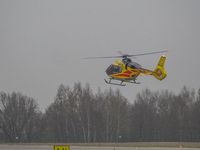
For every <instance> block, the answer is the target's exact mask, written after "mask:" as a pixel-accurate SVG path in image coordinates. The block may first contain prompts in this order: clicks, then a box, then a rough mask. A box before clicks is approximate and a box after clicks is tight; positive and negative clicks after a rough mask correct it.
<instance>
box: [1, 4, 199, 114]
mask: <svg viewBox="0 0 200 150" xmlns="http://www.w3.org/2000/svg"><path fill="white" fill-rule="evenodd" d="M162 50H173V52H170V53H165V55H166V57H167V59H166V64H165V69H166V71H167V73H168V76H167V78H166V79H165V80H163V81H159V80H156V79H155V78H154V77H153V76H140V77H138V81H140V82H142V83H141V84H140V85H134V84H127V86H125V87H119V86H113V85H108V84H106V83H105V82H104V78H107V76H106V74H105V70H106V68H107V67H108V66H109V65H110V64H112V63H114V62H115V59H98V60H83V59H80V58H82V57H92V56H112V55H114V56H115V55H118V53H117V51H122V52H123V53H128V54H138V53H146V52H154V51H162ZM161 55H162V54H156V55H149V56H141V57H138V58H137V59H134V61H136V62H138V63H140V64H141V65H142V67H144V68H147V69H152V70H154V68H155V67H156V65H157V63H158V61H159V59H160V56H161ZM199 58H200V1H199V0H56V1H55V0H0V91H4V92H9V93H11V92H13V91H16V92H22V93H23V94H25V95H27V96H29V97H33V98H34V99H36V100H37V101H38V104H39V106H40V108H41V109H43V110H44V108H46V107H47V106H48V105H49V104H50V103H52V102H53V100H54V97H55V96H56V92H57V89H58V86H59V85H60V84H61V83H62V84H64V85H68V86H70V87H73V84H74V82H81V83H82V85H83V86H84V85H85V84H86V83H87V82H88V83H89V84H90V85H91V88H92V90H93V92H94V93H96V91H97V89H98V87H100V88H101V90H105V89H109V88H110V87H112V88H113V89H116V88H119V89H120V90H121V92H122V94H123V95H124V96H125V97H126V98H128V99H129V101H131V102H132V101H133V100H134V99H135V95H136V94H137V93H138V92H140V91H142V89H145V88H146V87H147V88H149V89H151V90H152V91H156V90H162V89H163V90H165V89H168V90H169V91H173V92H175V93H179V91H180V90H181V88H182V87H183V86H184V85H186V86H187V87H190V88H195V90H196V91H197V90H198V88H200V81H199V77H200V67H199V64H200V62H199ZM119 60H120V59H119Z"/></svg>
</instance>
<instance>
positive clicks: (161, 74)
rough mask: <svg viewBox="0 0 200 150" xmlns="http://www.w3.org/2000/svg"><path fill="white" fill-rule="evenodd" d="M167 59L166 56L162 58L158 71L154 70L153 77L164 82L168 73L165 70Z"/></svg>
mask: <svg viewBox="0 0 200 150" xmlns="http://www.w3.org/2000/svg"><path fill="white" fill-rule="evenodd" d="M165 59H166V57H165V55H163V56H162V57H161V58H160V61H159V62H158V65H157V67H156V69H155V70H154V73H153V75H154V77H155V78H157V79H158V80H163V79H164V78H165V77H166V76H167V73H166V71H165V69H164V64H165Z"/></svg>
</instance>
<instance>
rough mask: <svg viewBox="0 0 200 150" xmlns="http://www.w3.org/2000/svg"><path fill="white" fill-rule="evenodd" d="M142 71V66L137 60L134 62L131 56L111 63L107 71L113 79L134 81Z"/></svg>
mask: <svg viewBox="0 0 200 150" xmlns="http://www.w3.org/2000/svg"><path fill="white" fill-rule="evenodd" d="M141 72H142V67H141V65H140V64H138V63H136V62H132V61H131V59H129V58H124V59H122V61H116V62H115V63H114V64H112V65H110V66H109V67H108V68H107V70H106V73H107V75H108V76H110V77H111V78H112V79H117V80H123V81H132V80H134V81H135V79H136V78H137V77H138V75H139V74H140V73H141Z"/></svg>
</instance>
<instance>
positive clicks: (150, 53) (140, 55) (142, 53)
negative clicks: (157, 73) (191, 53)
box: [129, 50, 171, 57]
mask: <svg viewBox="0 0 200 150" xmlns="http://www.w3.org/2000/svg"><path fill="white" fill-rule="evenodd" d="M170 51H171V50H166V51H158V52H151V53H142V54H136V55H129V57H133V56H142V55H151V54H157V53H165V52H170Z"/></svg>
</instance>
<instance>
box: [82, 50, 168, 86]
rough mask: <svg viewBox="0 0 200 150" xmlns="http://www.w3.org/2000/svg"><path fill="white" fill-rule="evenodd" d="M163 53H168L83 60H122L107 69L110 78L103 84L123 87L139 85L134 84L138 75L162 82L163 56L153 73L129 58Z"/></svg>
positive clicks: (163, 73)
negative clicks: (128, 84)
mask: <svg viewBox="0 0 200 150" xmlns="http://www.w3.org/2000/svg"><path fill="white" fill-rule="evenodd" d="M164 52H170V51H169V50H167V51H159V52H151V53H143V54H136V55H128V54H122V53H121V52H120V54H121V56H111V57H89V58H85V59H98V58H122V60H121V61H116V62H115V63H114V64H111V65H110V66H109V67H108V68H107V69H106V73H107V75H108V76H109V77H110V78H109V81H107V80H106V79H104V80H105V82H106V83H108V84H114V85H120V86H125V85H126V84H123V82H128V83H135V84H140V82H136V78H137V77H138V76H139V75H153V76H154V77H155V78H156V79H158V80H163V79H164V78H165V77H166V76H167V73H166V71H165V69H164V64H165V59H166V57H165V55H162V56H161V58H160V60H159V62H158V65H157V66H156V68H155V70H154V71H151V70H148V69H144V68H142V66H141V65H140V64H138V63H136V62H133V61H132V60H131V59H130V57H135V56H142V55H150V54H157V53H164ZM112 80H119V81H121V83H119V84H118V83H113V82H111V81H112Z"/></svg>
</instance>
